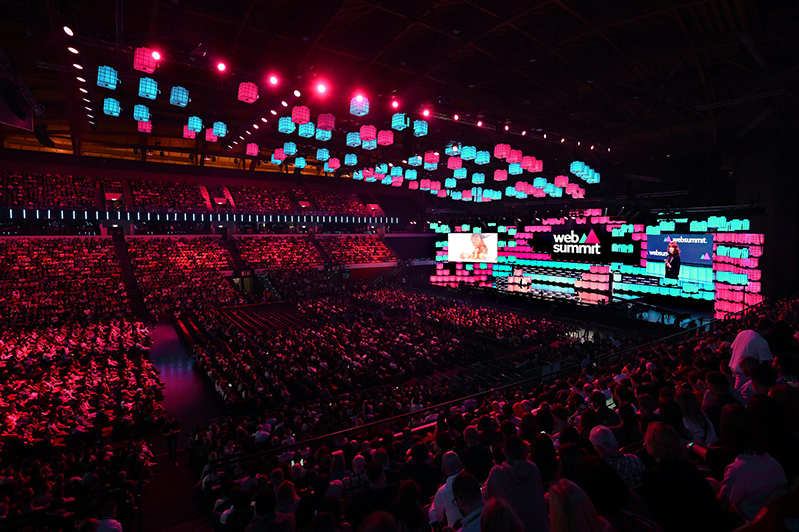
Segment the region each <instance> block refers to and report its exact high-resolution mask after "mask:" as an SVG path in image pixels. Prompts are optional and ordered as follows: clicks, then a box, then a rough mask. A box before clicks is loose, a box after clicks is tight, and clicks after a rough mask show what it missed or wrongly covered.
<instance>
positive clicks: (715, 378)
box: [702, 371, 740, 434]
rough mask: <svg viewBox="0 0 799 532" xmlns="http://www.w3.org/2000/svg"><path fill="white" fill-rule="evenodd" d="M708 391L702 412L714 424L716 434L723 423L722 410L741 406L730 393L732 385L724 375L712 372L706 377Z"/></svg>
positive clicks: (703, 401)
mask: <svg viewBox="0 0 799 532" xmlns="http://www.w3.org/2000/svg"><path fill="white" fill-rule="evenodd" d="M705 382H706V383H707V391H706V392H705V397H704V399H703V400H702V411H703V412H704V413H705V415H706V416H707V417H708V419H709V420H710V422H711V423H713V429H714V430H715V431H716V434H718V433H719V427H720V425H719V422H720V421H721V410H722V409H723V408H724V407H725V406H726V405H732V404H740V403H739V402H738V400H737V399H735V397H733V395H732V394H731V393H730V383H729V382H728V381H727V377H725V376H724V374H723V373H720V372H718V371H711V372H710V373H708V374H707V375H706V376H705Z"/></svg>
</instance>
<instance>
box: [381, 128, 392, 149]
mask: <svg viewBox="0 0 799 532" xmlns="http://www.w3.org/2000/svg"><path fill="white" fill-rule="evenodd" d="M377 143H378V144H380V145H381V146H390V145H391V144H393V143H394V132H393V131H388V130H383V131H378V132H377Z"/></svg>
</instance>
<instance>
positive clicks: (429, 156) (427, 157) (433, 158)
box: [424, 151, 438, 163]
mask: <svg viewBox="0 0 799 532" xmlns="http://www.w3.org/2000/svg"><path fill="white" fill-rule="evenodd" d="M424 162H425V163H437V162H438V154H437V153H436V152H434V151H426V152H425V153H424Z"/></svg>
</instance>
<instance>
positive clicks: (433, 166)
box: [424, 163, 438, 172]
mask: <svg viewBox="0 0 799 532" xmlns="http://www.w3.org/2000/svg"><path fill="white" fill-rule="evenodd" d="M424 169H425V170H427V171H428V172H433V171H435V170H436V169H438V163H424Z"/></svg>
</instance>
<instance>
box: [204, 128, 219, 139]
mask: <svg viewBox="0 0 799 532" xmlns="http://www.w3.org/2000/svg"><path fill="white" fill-rule="evenodd" d="M205 140H206V141H208V142H216V141H218V140H219V139H218V138H217V136H216V135H214V130H213V129H210V128H208V129H206V130H205Z"/></svg>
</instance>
